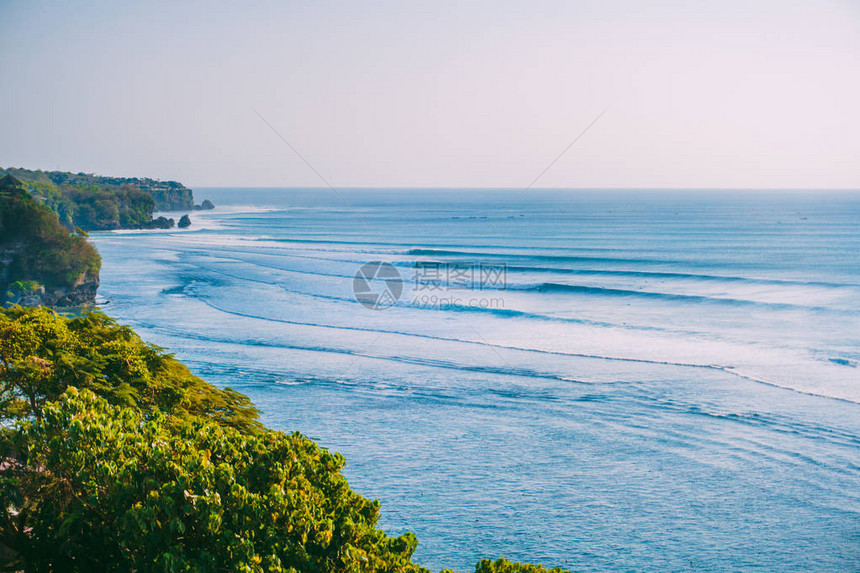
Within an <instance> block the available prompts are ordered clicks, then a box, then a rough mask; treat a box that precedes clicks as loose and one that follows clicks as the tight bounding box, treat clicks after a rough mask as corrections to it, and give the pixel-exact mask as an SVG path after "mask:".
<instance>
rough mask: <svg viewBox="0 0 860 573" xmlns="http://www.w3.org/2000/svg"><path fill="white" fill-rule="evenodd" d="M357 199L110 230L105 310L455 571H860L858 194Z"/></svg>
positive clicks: (381, 195) (477, 194)
mask: <svg viewBox="0 0 860 573" xmlns="http://www.w3.org/2000/svg"><path fill="white" fill-rule="evenodd" d="M342 194H343V197H344V199H345V200H346V202H347V203H349V205H347V204H346V203H345V202H344V201H342V200H341V198H340V197H338V195H336V194H335V193H333V192H332V191H331V190H295V189H294V190H253V189H218V190H214V189H198V190H195V196H196V199H197V200H198V201H200V200H202V199H204V198H210V199H212V200H213V201H214V202H215V203H216V205H218V209H216V210H215V211H211V212H205V213H193V214H192V219H193V221H194V224H193V226H192V227H191V228H190V229H189V230H187V231H178V230H177V231H170V232H164V231H152V232H116V233H103V234H98V235H95V236H94V237H93V240H94V242H95V243H96V245H97V247H98V249H99V251H100V252H101V254H102V257H103V269H102V286H101V289H100V295H101V297H102V299H103V301H104V303H105V306H104V308H105V310H106V311H107V312H109V313H110V314H111V315H113V316H115V317H117V318H118V319H119V320H120V321H122V322H124V323H127V324H130V325H132V326H134V327H135V328H136V329H137V330H138V331H139V332H140V333H141V334H142V336H144V338H146V339H147V340H149V341H151V342H154V343H156V344H159V345H161V346H165V347H168V348H170V350H171V351H173V352H174V353H175V354H176V355H177V357H178V358H180V359H181V360H183V361H184V362H186V363H187V364H188V365H189V366H190V367H191V368H192V369H193V370H194V371H195V372H196V373H197V374H199V375H200V376H202V377H204V378H206V379H207V380H210V381H212V382H213V383H216V384H219V385H230V386H232V387H234V388H236V389H238V390H240V391H242V392H245V393H247V394H248V395H249V396H250V397H251V398H252V399H253V400H254V402H255V403H256V404H257V405H258V406H259V407H260V408H261V410H262V412H263V418H264V421H265V422H266V423H267V424H268V425H270V426H272V427H275V428H279V429H284V430H287V431H292V430H299V431H301V432H303V433H304V434H306V435H308V436H310V437H311V438H313V439H315V440H317V441H318V442H320V443H321V444H322V445H324V446H326V447H328V448H329V449H332V450H336V451H339V452H341V453H343V454H344V455H345V456H346V458H347V461H348V465H347V468H346V475H347V477H348V478H349V480H350V483H351V484H352V486H353V487H354V488H355V489H356V490H358V491H359V492H361V493H362V494H364V495H365V496H367V497H371V498H377V499H379V500H380V501H381V502H382V508H383V511H382V520H381V523H382V526H383V527H384V528H385V529H386V530H387V531H389V532H390V533H392V534H399V533H401V532H403V531H407V530H408V531H413V532H415V533H416V534H417V536H418V539H419V541H420V546H419V549H418V552H417V554H416V560H417V561H419V562H420V563H422V564H424V565H426V566H428V567H430V568H432V569H434V570H438V569H440V568H442V567H443V566H447V567H452V568H458V569H460V570H463V571H466V570H470V569H471V568H472V567H473V565H474V563H475V562H476V561H477V560H478V559H479V558H480V557H485V556H493V557H495V556H502V555H504V556H507V557H508V558H511V559H517V560H529V561H541V562H543V563H544V564H547V565H560V566H564V567H568V568H571V569H576V570H594V571H599V570H608V569H611V570H685V569H695V570H712V571H717V570H726V569H744V570H746V569H756V568H758V569H763V570H782V571H785V570H840V571H844V570H860V194H857V193H821V192H803V193H801V192H791V193H785V192H783V193H779V192H749V193H742V192H723V193H717V192H680V191H678V192H654V191H628V192H623V191H611V192H596V191H595V192H587V191H569V192H562V191H544V190H532V191H529V192H528V193H526V194H523V195H519V192H517V191H505V190H412V191H405V190H403V191H392V190H348V191H343V192H342ZM372 261H383V262H386V263H388V264H389V265H391V267H388V266H385V267H384V268H385V269H393V272H394V273H395V275H386V276H387V277H391V276H394V277H395V279H396V277H397V276H399V277H400V279H401V280H395V279H391V278H389V279H388V280H380V279H379V278H373V279H372V280H370V281H365V280H364V278H363V277H365V276H366V275H361V276H360V280H359V281H358V282H356V280H355V276H356V273H357V272H358V271H359V269H360V268H362V265H364V264H365V263H368V262H372ZM372 268H378V267H372ZM359 283H361V284H366V285H367V286H368V289H370V292H371V294H385V293H388V294H390V295H392V296H391V297H388V298H384V299H375V300H380V301H384V304H380V306H383V307H387V308H382V309H369V308H367V306H373V305H372V304H371V305H362V304H360V303H359V301H357V300H356V295H355V293H354V289H355V288H356V285H357V284H359ZM394 295H397V296H394ZM394 299H396V301H395V300H394ZM363 300H364V301H365V302H367V299H363ZM390 303H394V304H393V305H390ZM389 305H390V306H389Z"/></svg>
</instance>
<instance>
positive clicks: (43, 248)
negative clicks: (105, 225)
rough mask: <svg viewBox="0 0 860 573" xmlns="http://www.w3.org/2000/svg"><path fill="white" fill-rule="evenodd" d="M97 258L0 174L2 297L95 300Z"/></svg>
mask: <svg viewBox="0 0 860 573" xmlns="http://www.w3.org/2000/svg"><path fill="white" fill-rule="evenodd" d="M100 266H101V259H100V257H99V254H98V252H97V251H96V249H95V247H93V246H92V245H91V244H89V242H87V240H86V238H85V237H83V236H81V235H79V234H77V233H74V232H71V231H69V229H68V228H66V227H65V226H64V225H62V224H61V223H60V220H59V218H58V216H57V214H56V213H54V212H53V211H51V210H50V209H49V208H48V207H46V206H45V205H43V204H42V203H41V202H39V201H38V200H37V199H35V198H34V197H32V196H31V194H30V193H28V192H27V191H26V190H25V188H24V186H23V185H22V184H21V182H20V181H18V180H17V179H15V178H14V177H11V176H8V175H7V176H6V177H4V178H3V179H2V180H0V302H5V303H16V304H22V305H26V306H36V305H40V304H42V305H46V306H79V305H85V304H93V303H94V302H95V297H96V291H97V289H98V284H99V268H100Z"/></svg>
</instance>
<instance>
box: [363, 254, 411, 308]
mask: <svg viewBox="0 0 860 573" xmlns="http://www.w3.org/2000/svg"><path fill="white" fill-rule="evenodd" d="M352 293H353V294H354V295H355V300H357V301H358V302H359V303H361V305H362V306H364V307H366V308H369V309H371V310H383V309H386V308H388V307H389V306H394V304H395V303H396V302H397V301H398V300H400V295H401V294H403V277H401V276H400V272H399V271H398V270H397V269H396V268H394V265H392V264H390V263H384V262H382V261H373V262H370V263H365V264H363V265H361V267H359V269H358V270H357V271H356V273H355V278H353V279H352Z"/></svg>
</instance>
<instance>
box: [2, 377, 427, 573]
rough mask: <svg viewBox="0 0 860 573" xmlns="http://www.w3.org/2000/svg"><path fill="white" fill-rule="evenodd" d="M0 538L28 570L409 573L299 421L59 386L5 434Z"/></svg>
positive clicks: (367, 506) (336, 458) (374, 505)
mask: <svg viewBox="0 0 860 573" xmlns="http://www.w3.org/2000/svg"><path fill="white" fill-rule="evenodd" d="M6 447H7V448H8V451H14V452H16V455H17V457H16V458H15V460H14V462H12V463H11V464H10V468H8V469H7V470H5V471H4V472H3V479H2V481H0V498H2V502H3V503H4V505H5V506H6V507H10V506H14V507H17V508H20V510H21V511H20V513H17V514H14V513H11V512H9V513H7V514H6V515H5V521H4V523H3V527H2V529H3V530H4V531H3V534H4V535H3V542H4V543H5V544H6V545H7V547H9V548H10V549H12V550H13V551H14V552H15V553H16V554H17V555H18V556H19V562H18V565H19V566H25V567H27V568H28V570H32V571H51V570H63V571H96V570H112V571H214V570H220V571H314V572H335V571H338V572H340V571H345V572H346V571H354V572H359V571H361V572H365V571H366V572H376V571H379V572H391V573H394V572H405V573H409V572H416V573H418V572H422V571H426V570H424V569H422V568H420V567H418V566H417V565H415V564H413V563H412V562H411V556H412V553H413V551H414V550H415V548H416V546H417V542H416V540H415V537H414V536H413V535H411V534H406V535H403V536H401V537H398V538H389V537H387V536H386V535H385V534H384V533H383V532H382V531H380V530H379V529H377V528H376V522H377V519H378V517H379V504H378V502H375V501H374V502H372V501H368V500H366V499H364V498H363V497H361V496H360V495H358V494H356V493H355V492H353V491H352V490H350V489H349V486H348V485H347V482H346V480H345V479H344V478H343V476H342V475H341V474H340V470H341V468H342V467H343V465H344V461H343V458H342V457H341V456H340V455H338V454H330V453H329V452H327V451H325V450H323V449H320V448H319V447H318V446H317V445H316V444H314V443H313V442H311V441H310V440H308V439H306V438H304V437H302V436H301V435H299V434H293V435H291V436H288V435H285V434H283V433H280V432H274V431H265V432H260V433H257V434H253V435H248V434H244V433H241V432H239V431H237V430H235V429H231V428H225V427H223V426H220V425H217V424H214V423H212V422H208V421H205V420H202V419H194V420H187V421H185V422H183V423H181V424H179V425H177V424H174V423H171V422H170V421H169V420H168V418H167V417H166V416H165V415H163V414H154V415H152V416H143V415H142V414H141V413H140V412H139V411H137V410H135V409H132V408H120V407H116V406H111V405H109V404H108V403H107V401H105V400H103V399H101V398H98V397H96V396H95V395H94V394H92V393H91V392H87V391H84V392H78V391H77V390H74V389H69V390H67V392H66V393H65V394H64V395H63V397H62V400H61V401H60V402H55V403H52V404H49V405H47V406H46V407H45V408H44V411H43V416H42V417H41V418H39V419H36V420H34V421H32V422H27V423H24V424H23V425H22V426H21V429H20V431H18V432H16V433H14V434H12V435H11V436H10V437H9V439H8V440H7V443H6Z"/></svg>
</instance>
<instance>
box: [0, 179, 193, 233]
mask: <svg viewBox="0 0 860 573" xmlns="http://www.w3.org/2000/svg"><path fill="white" fill-rule="evenodd" d="M6 174H9V175H13V176H14V177H16V178H17V179H19V180H20V181H22V182H23V183H24V184H25V186H26V188H27V189H28V190H31V191H32V192H33V194H34V195H35V196H36V197H39V198H40V199H41V200H42V201H43V202H44V203H45V204H46V205H47V206H48V207H50V208H51V209H52V210H54V211H55V212H56V213H57V215H58V216H59V218H60V221H61V222H62V223H64V224H66V225H68V226H70V227H75V226H77V227H80V228H82V229H85V230H88V231H93V230H110V229H129V228H149V227H151V226H152V225H151V221H152V213H153V211H172V210H191V209H193V208H194V198H193V196H192V193H191V190H190V189H188V188H187V187H185V186H184V185H182V184H181V183H179V182H177V181H156V180H154V179H147V178H137V177H103V176H99V175H92V174H88V173H67V172H64V171H38V170H37V171H34V170H29V169H18V168H8V169H0V177H2V176H3V175H6Z"/></svg>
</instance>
